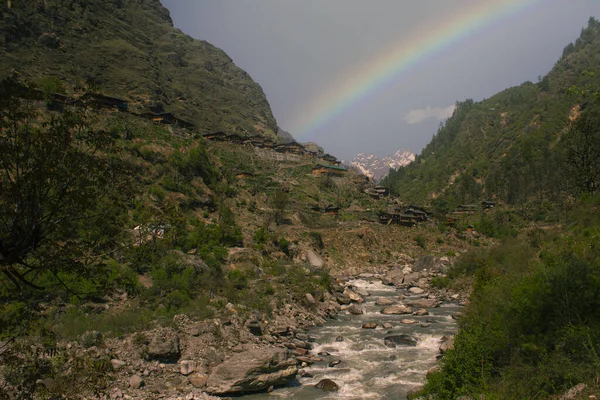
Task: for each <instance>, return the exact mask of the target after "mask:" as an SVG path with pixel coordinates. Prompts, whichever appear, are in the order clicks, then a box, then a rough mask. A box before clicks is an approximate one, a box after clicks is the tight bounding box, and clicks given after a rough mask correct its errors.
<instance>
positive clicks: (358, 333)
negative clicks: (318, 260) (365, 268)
mask: <svg viewBox="0 0 600 400" xmlns="http://www.w3.org/2000/svg"><path fill="white" fill-rule="evenodd" d="M349 283H350V284H351V285H353V286H356V287H360V288H363V289H365V290H367V291H368V292H369V293H370V294H371V296H368V297H367V298H366V299H365V300H366V302H365V303H363V304H362V305H361V306H362V307H363V310H364V314H362V315H346V314H345V313H344V311H342V312H341V313H340V314H339V315H338V317H337V319H335V320H330V321H328V322H327V323H326V324H325V325H323V326H320V327H316V328H313V329H311V330H310V332H309V335H310V336H312V337H314V338H315V342H314V343H313V349H312V350H311V353H312V354H317V353H319V352H327V353H330V354H331V355H330V356H326V357H323V359H324V360H323V361H322V362H318V363H315V364H313V365H311V366H309V367H307V368H305V370H306V371H307V372H309V373H310V374H312V375H313V377H299V378H298V380H297V381H296V382H294V384H292V385H291V386H288V387H284V388H278V389H276V390H274V391H273V392H271V393H261V394H255V395H249V396H244V397H243V399H244V400H250V399H252V400H266V399H269V400H276V399H280V398H281V399H298V400H305V399H306V400H309V399H310V400H312V399H356V400H359V399H392V400H398V399H405V398H406V395H407V393H409V392H411V391H414V390H415V389H417V388H418V387H419V386H421V385H422V384H423V382H424V379H425V375H426V373H427V371H428V370H429V369H430V368H431V367H433V366H434V365H435V363H436V356H437V355H439V346H440V339H441V338H442V336H444V335H453V334H455V333H456V330H457V326H456V323H455V321H454V320H453V319H452V314H455V313H457V312H459V311H460V308H459V307H458V306H456V305H450V304H442V306H441V307H437V308H431V309H428V311H429V315H425V316H415V315H384V314H381V313H380V310H381V309H382V308H383V307H382V306H378V305H376V304H375V302H376V301H377V300H378V299H380V298H382V297H385V298H388V299H390V300H394V301H396V302H398V303H400V302H401V300H400V298H399V296H406V299H405V300H409V299H418V298H420V296H414V295H411V294H410V293H408V292H407V291H406V290H403V289H398V288H396V287H393V286H386V285H383V284H382V283H381V282H380V281H368V280H354V281H351V282H349ZM403 319H415V320H418V321H419V323H417V324H411V325H407V324H403V323H401V322H400V321H401V320H403ZM371 322H375V323H377V324H379V326H378V327H377V328H376V329H363V328H362V325H363V324H366V323H371ZM386 322H388V323H391V324H392V325H393V328H392V329H383V328H382V327H381V325H382V324H384V323H386ZM421 324H423V326H421ZM427 325H428V326H427ZM402 334H405V335H410V336H412V337H414V338H416V339H417V345H416V346H414V347H396V348H388V347H386V346H385V345H384V337H385V336H389V335H402ZM338 336H342V337H343V338H344V341H342V342H338V341H336V338H337V337H338ZM334 360H341V363H340V364H338V365H336V366H334V367H329V366H328V364H329V363H330V362H331V361H334ZM325 378H328V379H331V380H333V381H334V382H336V383H337V384H338V385H339V387H340V390H339V391H337V392H325V391H322V390H320V389H316V388H315V387H314V386H315V384H317V383H318V382H319V381H320V380H321V379H325Z"/></svg>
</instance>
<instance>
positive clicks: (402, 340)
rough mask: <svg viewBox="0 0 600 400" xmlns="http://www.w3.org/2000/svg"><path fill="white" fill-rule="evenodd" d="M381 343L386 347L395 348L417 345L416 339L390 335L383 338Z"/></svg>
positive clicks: (407, 336)
mask: <svg viewBox="0 0 600 400" xmlns="http://www.w3.org/2000/svg"><path fill="white" fill-rule="evenodd" d="M383 343H384V344H385V345H386V346H387V347H391V348H394V347H397V346H410V347H414V346H416V345H417V339H415V338H413V337H412V336H409V335H391V336H386V337H385V338H383Z"/></svg>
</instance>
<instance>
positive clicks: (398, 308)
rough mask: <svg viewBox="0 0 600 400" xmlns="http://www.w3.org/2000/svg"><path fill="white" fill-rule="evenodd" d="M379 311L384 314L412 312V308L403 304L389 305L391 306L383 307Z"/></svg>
mask: <svg viewBox="0 0 600 400" xmlns="http://www.w3.org/2000/svg"><path fill="white" fill-rule="evenodd" d="M381 313H382V314H385V315H402V314H412V309H411V308H410V307H407V306H405V305H400V306H391V307H385V308H384V309H382V310H381Z"/></svg>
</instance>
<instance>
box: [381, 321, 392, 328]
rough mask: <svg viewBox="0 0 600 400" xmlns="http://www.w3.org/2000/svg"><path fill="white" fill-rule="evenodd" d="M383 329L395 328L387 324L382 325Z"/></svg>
mask: <svg viewBox="0 0 600 400" xmlns="http://www.w3.org/2000/svg"><path fill="white" fill-rule="evenodd" d="M382 327H383V329H392V328H393V327H394V326H393V325H392V324H390V323H389V322H386V323H385V324H383V325H382Z"/></svg>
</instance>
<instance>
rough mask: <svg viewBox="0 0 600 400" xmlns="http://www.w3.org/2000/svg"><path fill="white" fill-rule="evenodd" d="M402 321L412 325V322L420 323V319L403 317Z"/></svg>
mask: <svg viewBox="0 0 600 400" xmlns="http://www.w3.org/2000/svg"><path fill="white" fill-rule="evenodd" d="M400 322H402V323H403V324H405V325H412V324H418V323H419V321H417V320H416V319H403V320H402V321H400Z"/></svg>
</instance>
